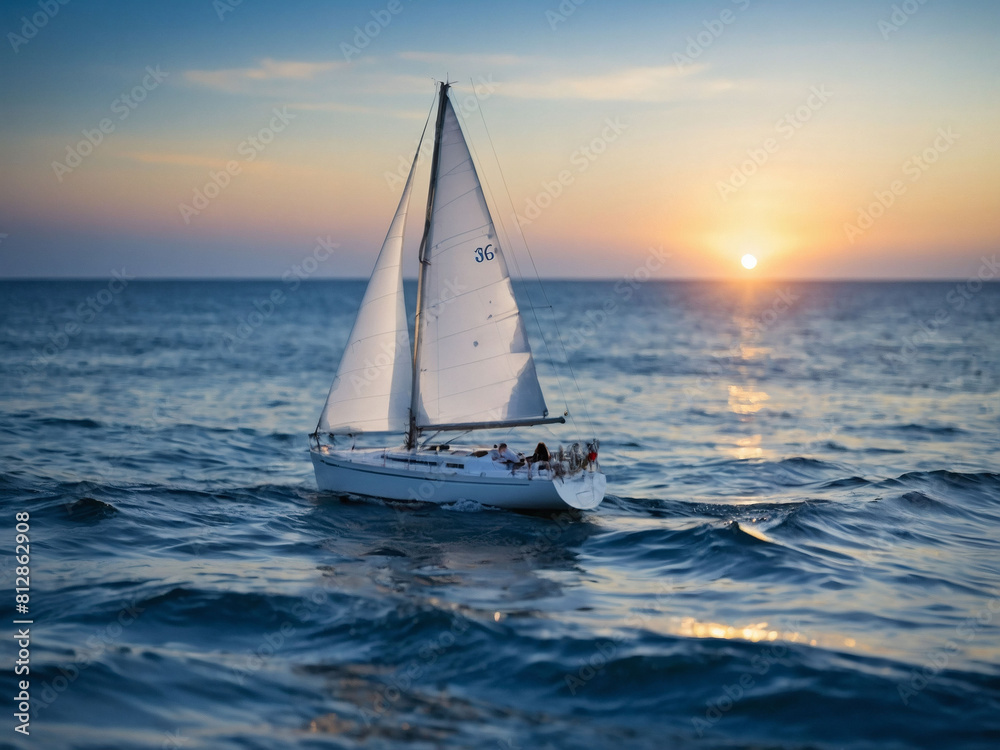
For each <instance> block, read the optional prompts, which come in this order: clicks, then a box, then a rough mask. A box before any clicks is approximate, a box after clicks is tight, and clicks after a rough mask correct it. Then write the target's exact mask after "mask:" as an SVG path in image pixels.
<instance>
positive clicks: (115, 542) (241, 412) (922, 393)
mask: <svg viewBox="0 0 1000 750" xmlns="http://www.w3.org/2000/svg"><path fill="white" fill-rule="evenodd" d="M363 288H364V284H363V283H361V282H350V281H344V282H336V281H330V282H325V281H324V282H308V283H303V284H301V285H298V286H296V287H295V288H293V285H292V284H288V283H285V282H282V281H273V282H268V281H263V282H182V281H170V282H167V281H164V282H152V281H145V282H143V281H129V282H128V284H127V285H124V286H123V285H122V283H121V282H120V281H117V282H116V281H115V279H113V278H112V277H109V278H108V279H106V280H103V281H102V280H94V281H73V282H70V281H66V282H42V281H37V282H3V283H0V377H2V386H0V455H2V460H3V463H2V474H0V498H2V499H0V507H2V511H3V512H2V519H3V523H4V524H5V525H6V531H5V532H4V533H3V534H2V537H3V538H4V539H6V540H7V541H6V542H5V544H4V549H3V556H2V569H0V578H2V580H3V582H4V586H3V588H4V591H5V592H6V594H5V597H4V598H5V603H4V612H5V615H6V621H7V625H6V626H5V631H6V632H8V633H10V634H13V632H15V631H16V629H17V628H18V627H22V626H15V625H13V624H12V622H13V620H14V619H16V618H23V617H28V618H30V619H32V621H33V622H32V624H31V625H30V634H31V641H30V675H29V676H28V677H27V679H29V680H30V688H29V692H30V703H31V706H30V729H29V731H30V733H31V734H30V737H22V736H21V735H19V734H17V733H16V732H15V731H14V727H15V726H16V725H17V724H18V723H19V721H18V720H16V719H14V718H12V714H13V713H16V712H17V710H18V709H17V702H16V701H15V700H12V699H13V698H14V696H15V695H17V690H18V689H19V688H18V686H16V685H15V675H14V674H13V671H12V670H13V664H14V658H15V657H16V656H17V645H16V642H15V640H14V639H13V638H12V637H11V635H8V636H7V637H6V638H5V639H4V640H5V641H6V645H5V646H4V647H3V651H4V667H3V674H2V678H0V680H2V682H0V686H2V694H3V695H4V697H5V698H6V699H7V709H6V711H5V712H4V715H5V716H6V719H5V720H4V722H3V729H2V731H0V747H25V748H27V747H32V748H47V749H48V748H53V749H58V748H78V749H80V750H83V749H84V748H87V749H95V750H96V749H97V748H143V749H145V748H191V749H195V748H223V749H230V748H232V749H235V748H267V749H269V750H270V749H275V748H327V747H330V748H356V747H358V748H360V747H364V748H396V747H413V748H495V749H498V750H508V749H509V750H513V749H515V748H581V747H588V748H589V747H595V748H605V747H621V748H702V747H706V748H708V747H711V748H830V749H832V748H917V747H920V748H995V747H998V746H1000V335H998V333H1000V285H996V284H992V285H991V284H987V285H985V286H983V285H981V284H979V283H978V282H973V283H968V282H949V283H891V284H889V283H786V284H764V283H761V284H756V285H749V284H735V283H733V284H723V283H693V282H692V283H673V282H671V283H661V282H653V281H647V282H639V281H631V280H619V281H611V282H586V283H584V282H550V283H546V284H545V287H544V292H545V294H544V296H543V295H542V294H540V292H539V290H538V289H537V288H534V287H532V288H527V289H524V290H521V291H522V296H525V297H526V298H527V299H530V300H531V301H532V302H533V304H534V305H535V306H536V307H537V315H530V314H529V315H526V317H527V318H528V319H529V320H530V321H531V323H532V326H531V327H534V324H535V322H536V318H537V323H538V330H537V332H536V331H532V335H533V342H534V345H535V350H536V353H537V358H538V362H539V369H540V371H541V374H542V379H543V387H544V388H545V390H546V394H547V397H548V402H549V407H550V409H551V410H552V411H556V410H557V409H560V408H561V407H562V406H563V405H564V403H567V402H568V404H569V407H570V409H571V412H572V413H573V414H574V415H576V417H577V418H576V420H575V423H573V424H570V425H567V426H566V427H563V428H560V429H559V430H558V431H556V430H555V429H553V430H549V429H548V428H543V429H539V430H535V431H531V430H523V431H518V432H515V433H512V434H510V435H509V436H507V437H509V438H510V439H509V441H508V442H513V443H514V444H515V445H516V447H518V448H520V449H522V450H530V449H531V448H532V447H533V445H534V443H535V442H536V441H537V440H539V439H544V440H545V441H546V442H547V443H548V444H549V445H550V446H554V445H555V444H557V443H558V442H559V440H560V439H565V440H567V441H568V440H572V439H573V438H589V437H591V436H592V434H596V435H597V436H598V437H600V439H601V457H600V458H601V464H602V468H603V469H604V471H605V472H606V473H607V475H608V492H609V494H608V497H607V499H606V500H605V502H604V503H603V504H602V505H601V507H600V508H599V509H598V510H597V511H595V512H589V513H583V514H555V515H549V516H546V515H525V514H518V513H513V512H506V511H500V510H496V509H491V508H487V507H483V506H481V505H478V504H477V503H475V502H474V500H470V501H469V502H463V503H459V504H458V505H456V506H452V507H437V506H427V505H415V506H413V505H410V506H408V505H402V504H387V503H383V502H379V501H363V500H359V499H350V498H338V497H336V496H332V495H329V494H323V493H320V492H318V491H317V489H316V485H315V481H314V478H313V474H312V467H311V464H310V462H309V459H308V455H307V438H306V435H307V434H308V433H309V432H311V431H312V430H313V428H314V426H315V423H316V419H317V417H318V415H319V410H320V407H321V405H322V402H323V399H324V398H325V395H326V392H327V389H328V388H329V385H330V381H331V379H332V374H333V370H334V369H335V367H336V363H337V360H338V358H339V354H340V350H341V347H342V346H343V344H344V341H345V339H346V337H347V333H348V331H349V328H350V325H351V323H352V320H353V316H354V313H355V310H356V307H357V304H358V302H359V300H360V297H361V294H362V293H363ZM409 291H410V292H412V288H411V289H410V290H409ZM275 292H278V293H279V294H274V293H275ZM272 294H274V297H272ZM276 298H277V299H280V301H279V302H276V303H275V302H274V301H273V300H274V299H276ZM411 299H412V294H411ZM527 299H526V301H527ZM268 300H272V301H271V302H270V304H269V303H268ZM550 306H551V309H550ZM556 330H559V331H561V335H562V340H563V344H564V346H560V345H559V344H558V343H557V339H556V336H555V331H556ZM539 332H540V333H539ZM543 340H544V341H545V342H546V344H544V345H543V343H542V342H543ZM566 359H568V360H569V363H570V364H571V365H572V371H573V373H575V380H574V378H573V377H572V376H571V375H569V373H568V369H567V367H566V366H565V360H566ZM557 373H558V378H557V377H556V374H557ZM588 415H589V419H588ZM494 438H495V436H492V435H491V436H483V439H484V440H489V441H490V442H493V441H494ZM16 513H27V514H28V517H29V521H28V522H27V523H28V526H29V530H28V532H27V533H28V536H29V537H30V587H29V588H30V594H29V596H30V601H29V604H28V609H29V611H28V613H27V614H26V615H18V614H16V613H15V611H14V607H13V603H14V598H15V592H14V588H15V578H16V570H15V568H16V565H15V561H14V547H15V524H16V516H15V514H16ZM17 679H25V678H24V677H19V678H17Z"/></svg>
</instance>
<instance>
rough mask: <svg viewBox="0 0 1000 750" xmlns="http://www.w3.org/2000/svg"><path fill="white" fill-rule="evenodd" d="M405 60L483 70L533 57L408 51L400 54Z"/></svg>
mask: <svg viewBox="0 0 1000 750" xmlns="http://www.w3.org/2000/svg"><path fill="white" fill-rule="evenodd" d="M398 57H400V58H401V59H403V60H411V61H413V62H424V63H432V64H433V65H454V66H455V70H459V69H463V70H473V69H475V70H480V71H481V70H482V68H484V67H485V68H494V67H507V66H511V65H523V64H525V63H528V62H530V61H531V58H528V57H525V56H523V55H477V54H457V53H451V52H418V51H408V52H400V53H399V54H398Z"/></svg>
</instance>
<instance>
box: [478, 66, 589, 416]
mask: <svg viewBox="0 0 1000 750" xmlns="http://www.w3.org/2000/svg"><path fill="white" fill-rule="evenodd" d="M470 81H471V79H470ZM472 93H473V95H474V96H475V97H476V105H477V106H476V108H477V109H478V110H479V117H480V119H481V120H482V121H483V129H484V130H485V131H486V138H487V140H489V143H490V149H492V151H493V160H494V161H495V162H496V164H497V168H498V170H499V172H500V181H501V182H502V183H503V187H504V191H505V192H506V193H507V202H508V203H509V204H510V206H511V208H513V207H514V201H513V199H512V198H511V197H510V188H509V187H508V186H507V179H506V178H505V177H504V174H503V170H502V169H500V159H499V157H498V156H497V150H496V147H495V146H494V145H493V137H492V136H491V135H490V129H489V126H487V124H486V118H485V117H484V116H483V108H482V107H481V106H479V94H478V93H477V92H476V87H475V84H474V83H473V86H472ZM473 148H475V146H473ZM515 215H516V211H515ZM500 222H501V225H503V219H502V218H501V219H500ZM514 224H515V225H516V226H517V233H518V235H519V236H520V237H521V242H522V244H523V245H524V249H525V251H526V252H527V253H528V260H530V261H531V270H532V271H533V272H534V274H535V280H536V281H537V282H538V289H539V291H541V293H542V301H543V302H545V307H547V308H548V309H550V310H551V309H552V303H551V302H549V298H548V295H547V294H546V293H545V287H544V286H543V284H542V279H541V277H540V276H539V275H538V267H537V266H536V265H535V258H534V256H533V255H532V254H531V248H530V247H528V240H527V238H526V237H525V236H524V232H522V231H521V224H520V222H517V221H515V222H514ZM506 231H507V230H506V227H504V233H505V234H506ZM511 250H512V252H511V255H514V253H513V248H511ZM514 265H515V267H516V266H517V259H516V257H515V260H514ZM518 273H520V270H518ZM529 302H530V295H529ZM531 313H532V316H533V317H534V318H535V323H536V325H538V329H539V333H540V334H541V331H542V329H541V324H540V323H539V322H538V313H537V312H536V311H535V307H534V305H532V306H531ZM552 327H553V328H554V329H555V332H556V341H558V342H559V348H560V350H561V351H562V355H563V359H564V360H565V362H566V367H567V368H568V369H569V374H570V377H571V378H572V380H573V386H574V387H575V388H576V393H577V396H578V397H579V399H580V406H581V407H582V408H583V414H584V417H585V418H586V420H587V425H588V426H589V427H590V431H591V434H595V433H594V422H593V420H592V419H591V418H590V410H589V409H588V408H587V400H586V399H585V398H584V397H583V391H582V390H581V389H580V383H579V381H577V379H576V373H575V372H574V371H573V365H572V364H570V361H569V353H568V352H567V350H566V344H565V343H563V340H562V334H561V333H560V332H559V326H558V324H556V321H555V315H553V316H552ZM542 343H543V344H544V345H545V352H546V354H548V355H549V359H550V360H551V361H554V360H552V356H551V354H550V353H549V345H548V342H547V341H546V340H545V336H544V335H543V336H542ZM553 369H555V370H556V382H558V383H559V391H560V393H561V394H562V396H563V402H564V403H565V402H566V394H565V392H564V391H563V388H562V381H561V380H560V378H559V372H558V369H557V368H553ZM568 411H569V408H568V406H567V412H568Z"/></svg>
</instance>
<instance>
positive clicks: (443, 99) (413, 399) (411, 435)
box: [406, 81, 451, 449]
mask: <svg viewBox="0 0 1000 750" xmlns="http://www.w3.org/2000/svg"><path fill="white" fill-rule="evenodd" d="M450 88H451V84H449V83H448V82H447V81H442V82H441V91H440V92H439V94H438V112H437V119H436V120H435V123H434V151H433V154H432V156H431V178H430V186H429V187H428V189H427V214H426V217H425V219H424V233H423V236H422V237H421V238H420V252H419V254H418V256H417V257H418V258H419V260H420V272H419V274H418V275H417V312H416V315H415V317H414V323H413V385H412V387H411V388H410V427H409V429H408V430H407V433H406V447H407V448H408V449H412V448H414V447H416V444H417V403H418V402H419V399H420V377H419V376H420V314H421V312H422V309H423V287H424V276H425V275H426V273H427V266H428V265H429V263H428V261H427V260H426V259H425V257H424V255H425V253H426V250H427V236H428V235H429V234H430V230H431V216H432V215H433V214H434V192H435V190H436V188H437V173H438V160H439V159H440V156H441V154H440V150H441V131H442V129H443V128H444V110H445V104H446V103H447V101H448V89H450Z"/></svg>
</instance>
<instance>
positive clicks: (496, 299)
mask: <svg viewBox="0 0 1000 750" xmlns="http://www.w3.org/2000/svg"><path fill="white" fill-rule="evenodd" d="M447 89H448V85H447V84H442V92H441V96H440V104H439V106H440V107H441V108H443V110H442V111H441V112H440V113H439V116H438V129H437V140H436V148H435V164H434V165H432V175H433V180H434V181H433V184H432V186H431V192H430V195H431V201H432V202H431V205H430V206H429V209H428V215H429V221H428V226H427V229H426V236H425V238H424V242H423V243H422V248H423V255H422V257H421V259H420V260H421V268H420V272H421V279H420V286H421V289H420V302H419V304H418V310H417V321H416V337H417V341H416V353H415V357H414V363H415V367H416V377H415V378H414V388H415V391H414V394H413V401H414V406H415V412H414V419H415V424H414V427H415V428H417V429H428V428H443V429H453V428H466V427H468V428H470V429H474V428H476V427H487V426H504V425H518V424H537V423H541V422H547V421H562V419H561V418H559V419H553V420H547V419H546V416H547V415H548V410H547V409H546V407H545V399H544V397H543V396H542V389H541V387H540V386H539V383H538V376H537V375H536V373H535V364H534V361H533V359H532V356H531V347H530V346H529V344H528V337H527V336H526V335H525V330H524V323H523V321H522V319H521V315H520V313H519V312H518V308H517V302H516V301H515V299H514V291H513V288H512V285H511V281H510V275H509V273H508V271H507V264H506V262H505V260H504V255H503V251H502V250H501V248H500V243H499V241H498V238H497V234H496V230H495V228H494V225H493V219H492V218H491V217H490V212H489V209H488V207H487V205H486V199H485V197H484V195H483V189H482V186H481V184H480V182H479V177H478V176H477V175H476V170H475V167H474V166H473V162H472V155H471V154H470V152H469V147H468V145H467V144H466V142H465V138H464V136H463V135H462V129H461V127H460V125H459V122H458V117H457V116H456V114H455V110H454V108H453V107H452V104H451V102H450V100H449V99H448V97H447Z"/></svg>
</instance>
